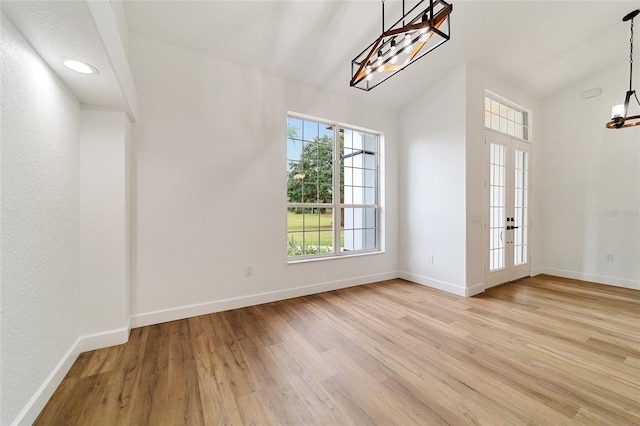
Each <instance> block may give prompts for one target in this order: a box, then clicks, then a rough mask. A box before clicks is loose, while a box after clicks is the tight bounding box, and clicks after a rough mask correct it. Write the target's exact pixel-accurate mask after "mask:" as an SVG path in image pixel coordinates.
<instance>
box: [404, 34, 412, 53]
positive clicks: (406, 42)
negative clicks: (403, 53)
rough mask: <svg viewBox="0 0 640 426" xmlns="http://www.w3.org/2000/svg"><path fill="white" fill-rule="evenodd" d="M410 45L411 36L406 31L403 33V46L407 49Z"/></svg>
mask: <svg viewBox="0 0 640 426" xmlns="http://www.w3.org/2000/svg"><path fill="white" fill-rule="evenodd" d="M410 46H411V36H410V35H409V33H406V34H405V35H404V47H406V48H407V51H408V50H409V47H410Z"/></svg>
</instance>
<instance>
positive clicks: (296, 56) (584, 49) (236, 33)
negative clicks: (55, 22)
mask: <svg viewBox="0 0 640 426" xmlns="http://www.w3.org/2000/svg"><path fill="white" fill-rule="evenodd" d="M415 3H416V2H415V1H406V3H405V4H406V8H407V10H408V8H409V7H412V6H413V5H414V4H415ZM451 3H452V4H453V13H452V17H451V21H452V23H451V41H450V42H448V43H446V44H444V45H443V46H442V47H439V48H438V49H436V50H435V51H434V52H432V53H430V54H428V55H427V56H425V57H424V58H423V59H421V60H419V61H418V62H416V63H415V64H413V65H412V66H411V67H409V68H407V69H406V70H405V71H403V72H402V73H400V74H398V75H396V76H394V77H393V78H391V79H390V80H388V81H387V82H385V83H384V84H382V85H381V86H378V87H377V88H375V89H374V90H373V91H371V92H368V93H365V92H362V91H360V90H358V89H355V88H351V87H349V79H350V61H351V59H353V58H354V57H355V56H356V55H357V54H358V53H360V51H362V50H363V49H364V48H365V47H367V46H368V45H369V43H371V42H372V41H373V40H374V39H375V38H376V37H377V36H378V35H379V34H380V31H381V2H380V1H379V0H376V1H362V0H361V1H300V0H298V1H195V2H193V1H189V2H159V1H127V2H126V3H125V12H126V17H127V22H128V25H129V29H130V31H132V32H135V33H140V34H143V35H147V36H150V37H153V38H156V39H160V40H163V41H166V42H168V43H171V44H175V45H178V46H181V47H184V48H187V49H192V50H195V51H198V52H202V53H205V54H208V55H212V56H215V57H218V58H221V59H225V60H228V61H230V62H233V63H237V64H241V65H246V66H248V67H251V68H255V69H259V70H262V71H266V72H269V73H273V74H276V75H280V76H283V77H285V78H288V79H291V80H295V81H301V82H305V83H309V84H312V85H314V86H319V87H323V88H325V89H328V90H330V91H333V92H336V93H340V94H345V95H348V96H356V97H359V98H361V99H364V100H367V101H369V102H373V103H377V104H383V105H388V106H391V107H392V108H396V109H397V108H401V107H402V106H404V105H406V104H407V103H408V102H410V101H411V100H412V99H413V98H414V97H415V96H416V95H417V94H419V93H421V92H422V91H424V90H425V89H426V88H428V87H429V86H431V85H433V84H435V83H436V82H438V81H439V80H440V79H441V78H442V77H443V76H444V75H445V74H446V73H447V72H449V71H450V70H451V69H453V68H454V67H456V66H457V65H458V64H460V63H461V62H463V61H469V62H470V63H473V64H475V65H477V66H479V67H480V68H482V69H484V70H486V71H488V72H490V73H491V74H493V75H495V76H496V77H498V78H500V79H502V80H503V81H505V82H507V83H510V84H512V85H513V86H515V87H516V88H520V89H522V90H524V91H527V92H530V93H531V94H534V95H535V96H537V97H539V98H541V99H543V98H545V97H548V96H550V95H552V94H554V93H556V92H557V91H558V90H560V89H563V88H565V87H567V86H568V85H570V84H572V83H575V82H576V81H579V80H580V79H582V78H585V77H587V76H589V75H592V74H593V73H595V72H598V71H601V70H604V69H606V68H608V67H610V66H612V65H614V64H619V63H620V62H622V61H625V60H627V58H628V55H629V53H628V52H629V42H628V41H629V25H628V23H623V22H622V17H623V16H624V15H626V14H627V13H628V12H629V11H631V10H633V9H636V8H638V7H639V6H640V2H638V1H471V0H467V1H460V0H458V1H456V0H452V1H451ZM401 6H402V2H401V1H394V0H386V2H385V11H386V12H385V24H386V25H387V26H389V25H390V24H391V23H393V22H395V21H396V20H397V19H399V18H400V17H401V16H402V12H401V10H402V9H401ZM638 33H640V31H638ZM638 38H639V39H640V37H638ZM639 45H640V42H639ZM637 51H638V52H640V48H638V49H637ZM638 68H640V67H638Z"/></svg>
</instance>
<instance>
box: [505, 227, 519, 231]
mask: <svg viewBox="0 0 640 426" xmlns="http://www.w3.org/2000/svg"><path fill="white" fill-rule="evenodd" d="M518 228H520V227H519V226H507V231H508V230H510V229H518Z"/></svg>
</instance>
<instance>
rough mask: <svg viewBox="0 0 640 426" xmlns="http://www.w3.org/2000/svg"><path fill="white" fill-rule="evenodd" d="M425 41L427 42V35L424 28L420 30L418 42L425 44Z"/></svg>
mask: <svg viewBox="0 0 640 426" xmlns="http://www.w3.org/2000/svg"><path fill="white" fill-rule="evenodd" d="M427 40H429V33H428V32H427V29H426V28H423V29H422V30H420V41H421V42H423V43H426V41H427Z"/></svg>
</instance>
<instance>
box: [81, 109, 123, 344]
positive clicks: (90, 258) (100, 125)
mask: <svg viewBox="0 0 640 426" xmlns="http://www.w3.org/2000/svg"><path fill="white" fill-rule="evenodd" d="M128 133H129V120H128V118H127V115H126V114H125V113H124V112H120V111H86V110H85V111H82V124H81V129H80V140H81V144H82V150H81V205H80V208H81V239H80V250H81V279H82V293H81V296H82V297H81V300H82V318H83V321H82V325H81V329H80V332H81V334H82V335H92V334H93V335H95V334H96V333H97V334H98V335H96V336H93V338H94V340H97V345H94V344H90V343H88V342H85V345H87V346H108V345H109V344H117V343H122V342H124V341H126V340H127V339H128V337H129V328H128V327H129V296H130V288H129V207H130V206H129V192H128V191H129V182H128V176H129V173H128V168H129V146H128V144H129V141H128ZM86 349H89V347H86Z"/></svg>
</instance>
